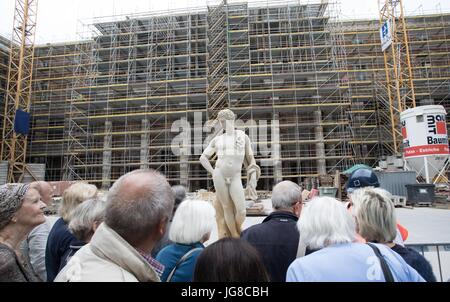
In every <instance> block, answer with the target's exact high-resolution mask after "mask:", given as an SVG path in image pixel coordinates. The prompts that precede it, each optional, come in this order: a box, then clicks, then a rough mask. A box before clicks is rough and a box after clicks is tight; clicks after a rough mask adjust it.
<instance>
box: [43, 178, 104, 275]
mask: <svg viewBox="0 0 450 302" xmlns="http://www.w3.org/2000/svg"><path fill="white" fill-rule="evenodd" d="M96 195H97V187H96V186H94V185H90V184H87V183H83V182H77V183H75V184H73V185H71V186H70V187H68V188H67V189H66V190H65V191H64V193H63V198H62V202H61V205H60V208H59V215H60V216H61V218H59V219H58V220H57V221H56V222H55V224H54V225H53V228H52V229H51V231H50V233H49V235H48V240H47V247H46V249H45V268H46V270H47V281H48V282H53V280H54V279H55V277H56V275H57V274H58V272H59V271H60V270H61V269H62V268H63V267H64V265H65V264H66V261H65V259H66V258H67V255H68V254H69V253H70V245H71V244H73V243H74V242H77V239H76V238H75V236H74V235H73V234H72V233H71V232H70V231H69V229H68V224H69V222H70V220H71V219H72V215H73V212H74V210H75V208H76V207H77V206H78V205H79V204H80V203H82V202H83V201H86V200H88V199H90V198H93V197H95V196H96Z"/></svg>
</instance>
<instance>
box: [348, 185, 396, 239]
mask: <svg viewBox="0 0 450 302" xmlns="http://www.w3.org/2000/svg"><path fill="white" fill-rule="evenodd" d="M358 191H359V192H358V194H356V195H355V196H353V195H352V200H354V202H355V205H356V207H355V216H356V220H357V224H358V233H359V234H360V235H361V236H362V237H363V238H364V239H366V240H367V241H369V242H378V243H388V242H393V241H394V239H395V236H396V235H397V222H396V221H397V219H396V217H395V207H394V203H393V202H392V200H391V198H390V194H389V193H388V192H387V191H384V190H380V189H374V188H363V189H359V190H358Z"/></svg>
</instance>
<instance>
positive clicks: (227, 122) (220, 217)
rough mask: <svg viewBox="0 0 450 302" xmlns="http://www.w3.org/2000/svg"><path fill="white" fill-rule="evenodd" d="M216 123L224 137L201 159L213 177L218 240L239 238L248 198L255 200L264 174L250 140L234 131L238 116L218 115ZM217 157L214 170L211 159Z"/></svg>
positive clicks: (224, 111) (206, 150)
mask: <svg viewBox="0 0 450 302" xmlns="http://www.w3.org/2000/svg"><path fill="white" fill-rule="evenodd" d="M217 119H218V120H219V122H220V124H221V126H222V128H223V129H224V130H225V131H224V133H223V134H221V135H218V136H216V137H215V138H213V139H212V140H211V142H210V143H209V145H208V146H207V147H206V149H205V150H204V151H203V154H202V155H201V156H200V163H201V164H202V166H203V167H204V168H205V169H206V170H207V171H208V172H209V173H211V174H212V177H213V183H214V188H215V190H216V199H215V201H214V207H215V208H216V222H217V229H218V237H219V239H220V238H223V237H239V236H240V233H241V226H242V224H243V222H244V220H245V216H246V195H247V197H248V198H249V199H251V200H256V199H257V196H256V185H257V181H258V178H259V176H260V174H261V172H260V168H259V167H258V165H256V162H255V158H254V156H253V151H252V148H251V143H250V139H249V137H248V136H247V135H246V134H245V132H244V131H241V130H236V129H235V127H234V121H235V115H234V113H233V112H232V111H231V110H229V109H224V110H222V111H220V112H219V114H218V116H217ZM214 154H217V161H216V165H215V167H214V168H213V167H212V165H211V162H210V159H211V158H212V156H213V155H214ZM242 165H244V166H245V167H246V170H247V188H246V190H245V191H244V188H243V186H242V181H241V170H242Z"/></svg>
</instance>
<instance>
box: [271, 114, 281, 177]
mask: <svg viewBox="0 0 450 302" xmlns="http://www.w3.org/2000/svg"><path fill="white" fill-rule="evenodd" d="M272 158H273V178H274V184H276V183H279V182H281V181H282V180H283V165H282V160H281V145H280V125H279V116H278V113H276V114H274V115H273V120H272Z"/></svg>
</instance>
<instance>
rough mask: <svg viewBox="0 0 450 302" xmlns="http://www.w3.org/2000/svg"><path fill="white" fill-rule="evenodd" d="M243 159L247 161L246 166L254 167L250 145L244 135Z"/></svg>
mask: <svg viewBox="0 0 450 302" xmlns="http://www.w3.org/2000/svg"><path fill="white" fill-rule="evenodd" d="M245 157H246V159H247V163H248V166H250V165H252V164H254V165H256V161H255V156H254V155H253V150H252V143H251V142H250V138H249V137H248V135H245Z"/></svg>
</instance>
